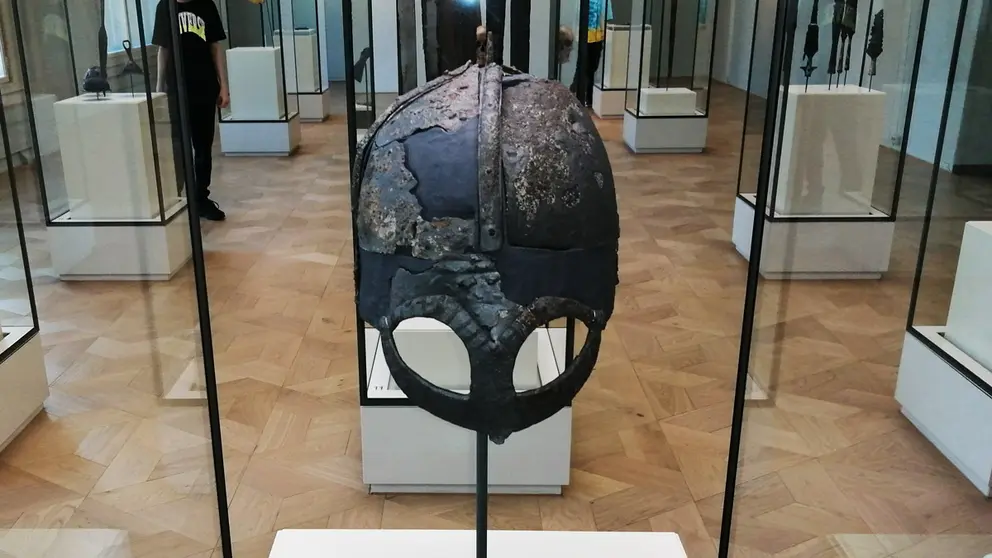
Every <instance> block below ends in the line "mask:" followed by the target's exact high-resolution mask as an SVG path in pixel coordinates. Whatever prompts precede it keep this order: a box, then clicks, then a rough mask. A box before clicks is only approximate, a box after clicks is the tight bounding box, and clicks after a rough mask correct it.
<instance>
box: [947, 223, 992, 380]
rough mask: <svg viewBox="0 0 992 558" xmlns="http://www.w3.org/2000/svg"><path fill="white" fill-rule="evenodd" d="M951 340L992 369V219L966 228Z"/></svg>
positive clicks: (949, 333)
mask: <svg viewBox="0 0 992 558" xmlns="http://www.w3.org/2000/svg"><path fill="white" fill-rule="evenodd" d="M947 340H948V341H950V342H951V343H953V344H954V345H955V346H956V347H957V348H959V349H961V350H962V351H964V352H965V353H967V354H968V356H970V357H971V358H973V359H975V360H976V361H977V362H978V363H979V364H981V365H982V366H984V367H985V368H989V369H992V221H981V222H980V221H973V222H970V223H968V224H967V225H966V226H965V228H964V237H963V238H962V239H961V252H960V254H959V256H958V269H957V274H956V275H955V276H954V290H953V292H952V293H951V307H950V312H949V313H948V315H947Z"/></svg>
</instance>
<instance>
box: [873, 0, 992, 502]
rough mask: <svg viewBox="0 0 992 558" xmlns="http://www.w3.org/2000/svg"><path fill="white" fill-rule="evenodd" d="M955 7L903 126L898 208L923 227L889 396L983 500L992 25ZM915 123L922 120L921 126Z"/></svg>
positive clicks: (937, 18) (985, 8) (936, 26)
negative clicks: (908, 150) (906, 150)
mask: <svg viewBox="0 0 992 558" xmlns="http://www.w3.org/2000/svg"><path fill="white" fill-rule="evenodd" d="M952 4H953V5H952V6H948V8H950V9H948V10H947V12H946V13H941V14H937V15H934V16H932V17H931V18H930V21H929V22H928V27H927V30H926V34H927V37H926V39H925V41H924V45H923V48H924V58H923V60H924V62H923V71H922V72H921V78H920V83H919V85H918V86H917V88H916V89H917V102H916V103H917V104H916V110H915V111H914V114H913V118H914V127H913V130H912V131H911V132H910V133H911V134H912V137H911V138H910V142H909V144H910V146H911V147H912V148H913V149H914V152H913V155H914V159H913V161H912V164H911V166H907V168H906V170H905V171H904V172H905V173H906V175H907V177H912V178H913V179H914V181H913V182H911V183H910V182H907V187H906V188H911V189H912V191H911V193H912V194H914V195H913V197H912V198H907V207H905V208H904V211H911V212H912V214H914V215H921V216H922V217H923V219H924V223H923V233H922V241H921V243H920V246H919V248H920V250H919V254H918V257H917V258H916V259H915V261H916V263H917V265H916V269H915V276H914V282H913V292H912V298H911V302H910V311H909V320H908V329H907V333H906V335H905V340H904V344H903V351H902V358H901V362H900V364H899V377H898V383H897V386H896V399H897V400H898V401H899V403H900V405H901V406H902V410H903V412H904V413H905V414H906V416H908V417H910V418H911V419H912V421H913V423H914V424H915V425H916V426H917V427H918V428H919V430H920V432H921V433H923V435H924V436H926V437H927V438H928V439H929V440H930V441H931V442H933V444H934V446H936V448H937V449H938V450H940V452H941V453H943V454H944V456H946V457H947V458H948V460H949V461H950V462H952V463H953V464H954V465H955V466H956V467H957V468H958V469H959V470H960V472H961V473H962V474H963V475H964V476H965V477H967V478H968V480H969V481H970V482H971V483H972V484H973V485H974V486H975V487H976V488H978V490H979V491H980V492H981V493H982V494H983V495H985V496H986V497H988V496H990V495H992V482H990V480H989V479H990V478H992V453H990V452H989V451H988V448H989V447H990V446H989V443H990V441H992V439H990V437H989V436H990V434H989V432H988V429H986V428H975V425H976V424H984V422H982V421H986V420H988V419H989V418H990V417H992V328H990V327H989V323H988V322H989V320H988V316H989V312H990V310H992V266H990V263H989V262H990V259H989V255H990V254H992V196H990V195H989V187H990V185H992V180H990V174H989V173H988V172H987V168H988V166H987V165H988V163H990V162H992V160H990V159H989V156H988V154H987V150H985V148H984V147H983V146H984V145H987V143H986V142H985V141H984V140H983V139H982V138H983V137H984V133H983V132H978V130H979V129H980V128H981V127H982V126H987V125H988V122H989V104H988V101H989V93H988V91H989V90H988V89H987V88H986V87H985V84H986V83H987V82H988V77H987V76H986V75H985V74H984V72H983V71H982V59H983V55H982V53H981V52H980V47H979V45H981V44H984V43H985V42H986V41H987V40H988V39H989V38H990V36H989V33H990V31H989V28H988V26H983V27H978V28H977V30H976V28H975V23H976V22H978V21H980V20H982V18H984V17H986V16H987V15H988V12H989V9H990V8H992V6H990V5H989V3H988V2H967V1H965V2H953V3H952ZM886 11H888V8H886ZM931 11H933V7H931ZM886 17H888V14H886ZM924 118H925V119H926V120H923V119H924ZM918 119H919V120H922V121H924V122H927V123H928V124H930V125H929V126H921V127H920V128H919V129H918V128H916V126H915V121H916V120H918ZM976 132H977V133H976ZM904 189H905V188H904ZM952 409H953V412H950V410H952ZM976 421H977V422H976Z"/></svg>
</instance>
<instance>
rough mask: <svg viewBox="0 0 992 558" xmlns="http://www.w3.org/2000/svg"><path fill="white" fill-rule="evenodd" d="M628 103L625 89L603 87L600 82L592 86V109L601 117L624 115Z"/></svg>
mask: <svg viewBox="0 0 992 558" xmlns="http://www.w3.org/2000/svg"><path fill="white" fill-rule="evenodd" d="M626 103H627V91H626V90H625V89H602V88H600V86H599V85H598V84H597V85H594V86H593V88H592V110H593V112H594V113H596V116H598V117H600V118H620V117H622V116H623V111H624V108H625V107H626Z"/></svg>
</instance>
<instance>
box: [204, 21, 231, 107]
mask: <svg viewBox="0 0 992 558" xmlns="http://www.w3.org/2000/svg"><path fill="white" fill-rule="evenodd" d="M208 4H210V5H211V6H213V7H214V9H213V10H212V11H213V13H212V14H210V16H209V17H208V18H207V19H208V21H207V37H206V39H207V42H208V43H210V57H211V58H213V62H214V69H215V70H216V71H217V81H218V82H219V84H220V93H218V95H217V105H218V106H219V107H220V108H227V106H228V105H229V104H230V103H231V95H230V93H228V90H227V53H226V52H224V45H223V44H221V43H222V41H224V40H225V39H227V33H225V32H224V20H223V19H222V18H221V17H220V11H219V10H217V6H215V5H214V3H213V2H208Z"/></svg>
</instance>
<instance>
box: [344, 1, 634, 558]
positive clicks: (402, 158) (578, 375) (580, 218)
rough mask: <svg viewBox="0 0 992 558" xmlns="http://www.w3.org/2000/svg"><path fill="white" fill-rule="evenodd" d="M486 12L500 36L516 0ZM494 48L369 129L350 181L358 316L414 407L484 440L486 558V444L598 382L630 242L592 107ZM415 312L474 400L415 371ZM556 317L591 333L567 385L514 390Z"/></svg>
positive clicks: (480, 534)
mask: <svg viewBox="0 0 992 558" xmlns="http://www.w3.org/2000/svg"><path fill="white" fill-rule="evenodd" d="M490 1H491V2H492V3H494V4H497V9H496V10H494V12H495V14H497V15H490V17H491V18H495V21H490V23H491V25H490V26H489V28H490V29H497V30H500V29H502V28H503V26H502V24H501V23H502V22H501V21H500V20H499V19H498V14H501V13H503V12H502V11H501V10H499V9H498V8H499V7H502V6H504V5H505V4H503V2H501V1H500V0H490ZM472 39H474V37H473V38H472ZM472 42H473V43H474V40H472ZM494 43H496V44H499V43H498V41H494V40H493V39H492V38H491V37H490V38H489V40H488V41H487V49H486V53H485V56H483V57H482V59H481V60H479V62H478V64H473V63H469V64H466V65H463V66H462V67H460V68H457V69H455V70H453V71H450V72H447V73H445V74H444V75H442V76H441V77H439V78H438V79H436V80H434V81H432V82H430V83H428V84H427V85H424V86H422V87H419V88H417V89H415V90H413V91H411V92H410V93H408V94H406V95H404V96H402V97H400V98H399V99H398V100H397V101H396V103H395V104H394V105H393V106H392V107H390V108H389V109H387V110H386V112H385V113H384V114H383V115H382V116H380V117H379V118H378V119H377V120H376V122H375V123H374V124H373V125H372V127H371V128H370V129H369V132H368V134H367V136H366V137H365V139H364V140H363V143H362V144H361V145H360V146H359V152H358V156H357V158H356V162H355V167H354V169H353V174H352V204H353V208H352V209H353V211H355V213H356V227H357V243H358V252H357V258H358V262H357V272H356V281H357V292H358V306H359V313H360V314H361V317H362V319H363V320H364V321H366V322H368V323H371V324H373V325H374V326H375V327H376V328H377V329H378V330H379V332H380V335H381V350H382V351H383V355H384V357H385V360H386V364H387V365H388V367H389V370H390V373H391V374H392V377H393V379H394V381H395V382H396V385H397V386H398V387H399V388H400V389H402V390H403V392H404V393H405V395H406V396H407V397H408V398H409V399H410V401H411V402H412V403H414V404H415V405H417V406H418V407H420V408H421V409H423V410H425V411H427V412H428V413H430V414H432V415H434V416H436V417H438V418H440V419H442V420H444V421H446V422H449V423H451V424H454V425H457V426H461V427H463V428H466V429H469V430H473V431H475V432H476V433H477V438H476V440H477V441H476V444H477V452H478V458H477V478H476V490H477V498H478V500H477V502H478V508H477V512H476V513H477V521H478V525H477V530H476V533H477V556H478V557H480V558H481V557H484V556H485V555H486V532H487V530H486V522H485V518H486V502H487V492H488V477H487V470H488V469H487V467H488V453H487V452H488V441H489V440H492V441H493V442H494V443H496V444H502V443H503V442H505V441H506V439H507V437H509V436H510V435H512V434H513V433H515V432H519V431H521V430H524V429H526V428H528V427H530V426H533V425H535V424H537V423H539V422H541V421H543V420H545V419H547V418H549V417H551V416H552V415H554V414H555V413H557V412H558V411H559V410H561V409H562V408H564V407H566V406H568V405H570V404H571V402H572V399H573V398H574V397H575V395H576V394H577V393H578V392H579V390H580V389H581V388H582V386H583V385H584V384H585V382H586V380H587V379H588V378H589V376H590V374H591V373H592V369H593V366H594V365H595V363H596V359H597V357H598V355H599V346H600V342H601V339H602V332H603V329H604V328H605V327H606V322H607V320H608V319H609V317H610V315H611V314H612V313H613V304H614V302H613V301H614V295H615V292H616V285H617V281H618V279H617V277H618V276H617V249H618V245H619V231H620V225H619V218H618V215H617V201H616V193H615V190H614V186H613V173H612V170H611V168H610V162H609V158H608V157H607V153H606V148H605V146H604V144H603V141H602V139H601V138H600V136H599V133H598V132H597V130H596V127H595V125H594V124H593V122H592V119H591V118H590V117H589V114H588V112H587V111H586V110H585V108H584V107H582V105H580V104H579V102H578V101H577V100H576V98H575V97H574V96H573V95H572V94H571V93H569V91H568V89H567V88H566V87H565V86H563V85H562V84H560V83H557V82H553V81H548V80H544V79H538V78H535V77H532V76H529V75H526V74H520V73H517V72H516V71H515V70H512V69H510V68H506V67H503V66H502V65H500V64H497V63H495V62H494V60H498V58H497V57H496V56H495V52H494V49H493V44H494ZM469 46H472V45H471V44H470V45H469ZM414 317H426V318H433V319H436V320H439V321H441V322H443V323H445V324H446V325H448V326H449V327H450V328H451V330H452V331H453V332H454V333H455V334H456V335H458V337H459V338H461V340H462V342H463V343H464V345H465V348H466V349H467V352H468V356H469V363H470V370H469V373H470V376H471V383H470V390H469V392H468V393H467V394H461V393H456V392H454V391H450V390H448V389H445V388H443V387H440V386H436V385H434V384H431V383H429V382H428V381H427V380H425V379H424V378H423V377H421V376H420V375H418V374H417V372H416V371H414V370H412V369H411V368H410V367H409V366H408V365H407V364H406V363H405V362H404V360H403V357H402V356H401V355H400V353H399V351H398V349H397V345H396V340H395V338H394V336H393V332H394V331H395V330H396V327H397V326H398V325H399V324H400V323H401V322H402V321H404V320H406V319H409V318H414ZM558 318H567V319H573V320H579V321H581V322H583V323H584V324H585V326H586V328H587V330H588V334H587V336H586V340H585V344H584V346H583V347H582V349H581V351H579V353H578V355H577V356H576V357H575V358H574V360H572V361H571V363H569V364H567V366H565V370H564V371H563V373H562V374H561V376H559V377H558V378H557V379H556V380H554V381H552V382H551V383H549V384H547V385H544V386H542V387H540V388H538V389H535V390H532V391H527V392H522V393H518V392H517V391H516V389H515V388H514V384H513V370H514V365H515V362H516V358H517V353H518V352H519V350H520V348H521V347H522V346H523V344H524V342H525V341H526V340H527V338H528V337H529V336H530V334H531V333H532V332H533V331H535V330H536V329H537V328H539V327H541V326H542V325H544V324H548V323H550V322H551V321H552V320H555V319H558Z"/></svg>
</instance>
